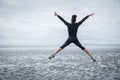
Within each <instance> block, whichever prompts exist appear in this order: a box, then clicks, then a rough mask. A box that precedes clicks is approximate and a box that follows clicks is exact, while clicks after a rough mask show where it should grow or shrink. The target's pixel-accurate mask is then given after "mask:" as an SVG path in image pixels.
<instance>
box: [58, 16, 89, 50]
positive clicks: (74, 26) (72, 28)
mask: <svg viewBox="0 0 120 80" xmlns="http://www.w3.org/2000/svg"><path fill="white" fill-rule="evenodd" d="M88 17H89V16H86V17H84V18H83V19H82V20H81V21H79V22H78V23H68V22H67V21H65V20H64V19H63V18H62V17H61V16H59V15H58V18H59V19H60V20H61V21H62V22H63V23H64V24H65V25H66V26H67V28H68V35H69V37H68V39H67V41H66V42H65V43H64V44H63V45H62V46H61V48H62V49H63V48H65V47H66V46H67V45H69V44H70V43H74V44H76V45H77V46H78V47H80V48H81V49H82V50H84V49H85V48H84V47H83V46H82V45H81V44H80V42H79V40H78V39H77V30H78V27H79V26H80V25H81V24H82V23H83V22H84V21H85V20H86V19H87V18H88Z"/></svg>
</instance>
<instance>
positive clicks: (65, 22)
mask: <svg viewBox="0 0 120 80" xmlns="http://www.w3.org/2000/svg"><path fill="white" fill-rule="evenodd" d="M54 16H57V17H58V18H59V19H60V20H61V21H62V22H63V23H64V24H66V25H67V24H68V22H67V21H65V20H64V19H63V18H62V17H61V16H60V15H58V14H57V13H56V12H54Z"/></svg>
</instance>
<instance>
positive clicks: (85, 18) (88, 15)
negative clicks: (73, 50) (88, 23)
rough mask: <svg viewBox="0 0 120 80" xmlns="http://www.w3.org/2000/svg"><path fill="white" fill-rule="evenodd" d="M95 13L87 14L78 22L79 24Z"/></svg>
mask: <svg viewBox="0 0 120 80" xmlns="http://www.w3.org/2000/svg"><path fill="white" fill-rule="evenodd" d="M93 15H94V13H92V14H89V15H87V16H86V17H84V18H83V19H82V20H81V21H80V22H78V24H79V25H80V24H82V23H83V22H84V21H85V20H86V19H87V18H88V17H89V16H91V17H92V16H93Z"/></svg>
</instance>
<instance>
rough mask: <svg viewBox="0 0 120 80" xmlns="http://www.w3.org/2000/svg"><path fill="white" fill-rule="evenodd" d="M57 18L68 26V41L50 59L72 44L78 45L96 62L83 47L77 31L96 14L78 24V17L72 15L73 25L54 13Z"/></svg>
mask: <svg viewBox="0 0 120 80" xmlns="http://www.w3.org/2000/svg"><path fill="white" fill-rule="evenodd" d="M54 15H55V16H57V17H58V18H59V19H60V20H61V21H62V22H63V23H64V24H65V25H66V26H67V29H68V35H69V37H68V39H67V40H66V42H65V43H64V44H63V45H62V46H61V47H60V48H59V49H58V50H57V51H56V52H55V53H54V54H52V55H51V56H50V57H49V59H52V58H54V57H55V55H56V54H58V52H60V51H61V50H62V49H64V48H65V47H66V46H68V45H69V44H70V43H74V44H75V45H77V46H78V47H79V48H80V49H82V50H83V51H84V52H85V53H86V54H87V55H88V56H90V58H91V59H92V60H93V62H95V61H96V60H95V59H94V58H93V57H92V56H91V55H90V52H89V51H88V50H87V49H86V48H85V47H83V46H82V45H81V44H80V42H79V40H78V38H77V31H78V27H79V26H80V25H81V24H82V23H83V22H84V21H85V20H86V19H87V18H88V17H90V16H93V15H94V13H92V14H89V15H87V16H86V17H84V18H83V19H82V20H81V21H79V22H76V18H77V15H72V18H71V23H68V22H67V21H65V20H64V19H63V18H62V17H61V16H60V15H58V14H57V13H56V12H55V13H54Z"/></svg>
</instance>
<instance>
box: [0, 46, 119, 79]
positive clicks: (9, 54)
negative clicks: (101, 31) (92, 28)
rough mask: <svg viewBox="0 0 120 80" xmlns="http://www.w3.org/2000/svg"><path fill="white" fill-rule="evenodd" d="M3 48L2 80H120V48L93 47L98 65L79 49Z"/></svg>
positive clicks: (0, 52)
mask: <svg viewBox="0 0 120 80" xmlns="http://www.w3.org/2000/svg"><path fill="white" fill-rule="evenodd" d="M56 49H57V48H54V47H53V48H49V47H48V48H41V47H40V48H39V47H38V48H1V49H0V80H120V47H119V46H117V47H114V46H113V47H102V46H100V47H97V48H94V47H92V48H89V50H90V52H91V55H93V56H94V57H95V58H96V60H97V62H92V60H91V59H90V58H89V57H88V56H87V55H86V54H85V53H84V52H83V51H82V50H80V49H79V48H76V47H74V48H72V47H71V48H65V49H64V50H63V51H61V52H60V53H59V55H57V56H56V57H55V58H54V59H52V60H49V59H48V57H49V55H51V54H52V53H53V52H54V51H55V50H56Z"/></svg>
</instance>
